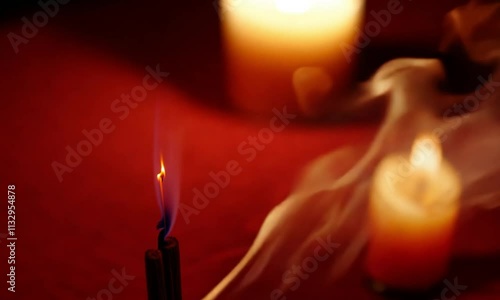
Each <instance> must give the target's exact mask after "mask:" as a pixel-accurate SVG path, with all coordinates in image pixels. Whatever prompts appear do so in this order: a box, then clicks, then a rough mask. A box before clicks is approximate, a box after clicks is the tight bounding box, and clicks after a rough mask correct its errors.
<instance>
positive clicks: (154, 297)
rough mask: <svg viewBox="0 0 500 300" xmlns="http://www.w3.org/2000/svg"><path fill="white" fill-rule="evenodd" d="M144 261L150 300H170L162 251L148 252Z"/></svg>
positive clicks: (151, 250)
mask: <svg viewBox="0 0 500 300" xmlns="http://www.w3.org/2000/svg"><path fill="white" fill-rule="evenodd" d="M144 259H145V264H146V283H147V288H148V300H168V299H167V289H166V287H165V276H164V269H163V259H162V253H161V251H160V250H158V249H150V250H147V251H146V254H145V257H144Z"/></svg>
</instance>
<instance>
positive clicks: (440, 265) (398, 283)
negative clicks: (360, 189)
mask: <svg viewBox="0 0 500 300" xmlns="http://www.w3.org/2000/svg"><path fill="white" fill-rule="evenodd" d="M460 193H461V185H460V180H459V178H458V176H457V174H456V172H455V170H454V169H453V167H452V166H451V165H450V164H449V163H448V162H446V161H445V160H444V159H442V155H441V147H440V144H439V141H438V140H437V138H436V137H434V136H431V135H423V136H420V137H419V138H417V140H416V141H415V143H414V145H413V149H412V152H411V154H410V155H409V157H408V155H403V154H398V155H396V154H395V155H390V156H388V157H386V158H385V159H384V160H383V161H382V162H381V163H380V165H379V166H378V168H377V170H376V172H375V174H374V177H373V185H372V190H371V198H370V218H371V227H370V229H371V239H370V244H369V248H368V257H367V268H368V273H369V275H370V276H371V277H372V279H374V280H375V281H376V282H379V283H382V284H384V285H386V286H388V287H392V288H396V289H406V290H425V289H427V288H430V287H431V286H432V285H433V284H435V283H437V282H438V281H440V280H441V279H442V277H443V276H445V273H446V271H447V267H448V262H449V259H450V255H451V245H452V237H453V232H454V229H455V223H456V218H457V214H458V210H459V197H460Z"/></svg>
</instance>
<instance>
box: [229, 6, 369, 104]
mask: <svg viewBox="0 0 500 300" xmlns="http://www.w3.org/2000/svg"><path fill="white" fill-rule="evenodd" d="M221 1H222V3H221V15H222V20H223V32H224V42H225V48H226V58H227V64H228V88H229V94H230V97H231V98H232V101H234V103H235V105H236V106H237V107H238V108H241V109H243V110H245V111H249V112H254V113H267V114H269V113H271V111H272V109H273V108H277V109H281V108H283V106H285V105H286V106H287V108H288V111H292V112H297V111H298V104H297V99H296V96H295V92H294V87H293V83H292V81H293V76H294V72H295V71H296V70H298V69H299V68H303V67H313V68H319V69H320V70H322V71H323V72H325V73H326V74H329V75H330V77H331V80H332V86H331V88H330V89H331V91H332V92H333V93H335V92H338V94H340V93H341V92H342V91H345V89H346V87H347V85H348V83H349V81H350V75H351V74H350V70H351V69H352V68H351V67H350V66H349V62H348V60H347V59H346V58H345V57H344V54H343V52H342V48H341V45H343V44H349V45H353V44H355V43H354V39H355V38H356V36H357V34H356V28H357V27H359V23H360V21H361V19H362V12H363V8H364V2H363V0H221Z"/></svg>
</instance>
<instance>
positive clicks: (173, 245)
mask: <svg viewBox="0 0 500 300" xmlns="http://www.w3.org/2000/svg"><path fill="white" fill-rule="evenodd" d="M164 236H165V233H164V231H163V230H162V231H161V232H160V234H159V235H158V249H159V250H160V251H161V254H162V258H163V270H164V274H165V286H166V289H167V298H168V299H169V300H170V299H172V300H182V289H181V266H180V251H179V241H177V239H176V238H175V237H171V236H169V237H167V238H164Z"/></svg>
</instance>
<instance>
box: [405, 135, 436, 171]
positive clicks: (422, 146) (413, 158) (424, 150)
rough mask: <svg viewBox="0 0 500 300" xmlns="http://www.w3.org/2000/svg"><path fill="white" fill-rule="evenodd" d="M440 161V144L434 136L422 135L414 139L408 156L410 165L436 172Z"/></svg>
mask: <svg viewBox="0 0 500 300" xmlns="http://www.w3.org/2000/svg"><path fill="white" fill-rule="evenodd" d="M441 160H442V150H441V143H440V141H439V139H438V138H437V137H436V136H435V135H433V134H422V135H420V136H418V137H417V138H416V139H415V142H414V143H413V147H412V149H411V154H410V162H411V164H412V165H414V166H416V167H417V168H420V169H424V170H427V171H436V170H438V169H439V166H440V165H441Z"/></svg>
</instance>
